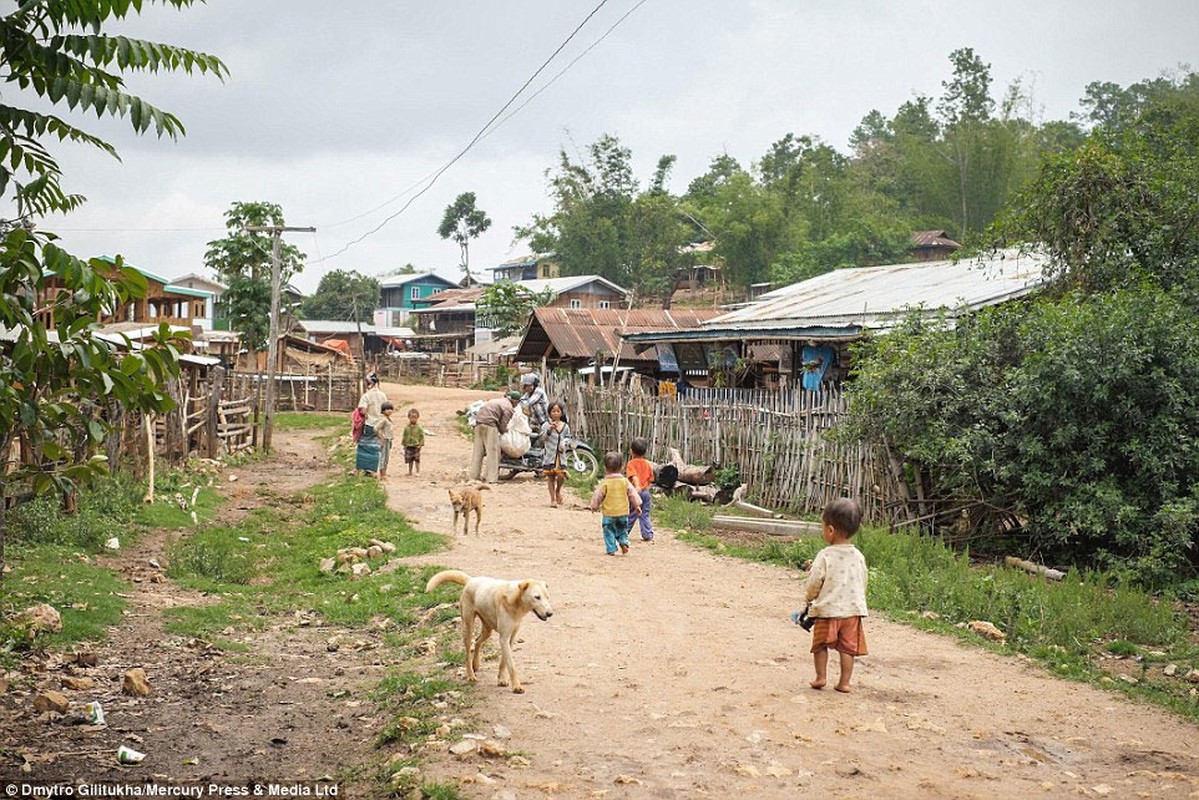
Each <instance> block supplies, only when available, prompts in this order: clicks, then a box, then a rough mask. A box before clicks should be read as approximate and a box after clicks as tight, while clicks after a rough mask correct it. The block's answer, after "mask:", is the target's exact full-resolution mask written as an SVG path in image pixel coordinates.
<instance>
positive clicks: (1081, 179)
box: [990, 75, 1199, 293]
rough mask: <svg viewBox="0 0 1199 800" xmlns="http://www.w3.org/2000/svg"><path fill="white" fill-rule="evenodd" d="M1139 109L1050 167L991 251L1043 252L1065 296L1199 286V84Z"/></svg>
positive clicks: (1016, 206)
mask: <svg viewBox="0 0 1199 800" xmlns="http://www.w3.org/2000/svg"><path fill="white" fill-rule="evenodd" d="M1141 108H1142V110H1141V113H1140V116H1139V117H1137V118H1136V120H1135V121H1129V120H1126V119H1125V118H1124V114H1125V113H1126V112H1119V119H1120V120H1121V122H1120V124H1119V125H1118V126H1117V127H1114V128H1099V129H1097V130H1096V131H1095V132H1094V133H1093V134H1092V135H1091V136H1090V137H1089V139H1088V140H1087V142H1086V144H1085V145H1083V146H1082V147H1081V148H1079V149H1078V150H1076V151H1071V152H1066V153H1063V154H1061V155H1059V156H1057V157H1055V158H1052V159H1050V160H1049V161H1048V162H1047V163H1046V164H1045V166H1044V167H1043V168H1042V169H1041V171H1040V172H1039V174H1038V175H1037V177H1036V179H1035V180H1034V181H1033V182H1032V183H1031V184H1030V185H1029V186H1028V188H1027V189H1026V190H1025V191H1023V192H1022V193H1021V194H1020V195H1019V196H1018V197H1017V198H1016V199H1015V202H1014V203H1013V204H1012V207H1011V209H1010V210H1009V211H1008V212H1006V213H1005V214H1004V215H1003V216H1002V217H1001V218H1000V219H999V220H998V221H997V223H996V225H995V226H994V228H993V229H992V230H991V231H990V237H991V240H992V242H993V243H995V244H996V245H999V246H1003V245H1008V244H1022V243H1027V242H1036V243H1039V245H1040V246H1042V247H1044V248H1045V250H1046V251H1047V252H1048V255H1049V256H1050V257H1051V258H1052V259H1053V265H1052V274H1053V275H1054V276H1055V277H1056V278H1058V281H1059V283H1060V284H1061V286H1062V289H1063V290H1069V289H1071V288H1074V287H1078V288H1082V289H1085V290H1086V291H1090V292H1103V291H1111V290H1115V289H1120V288H1123V287H1128V286H1134V285H1136V284H1137V283H1139V282H1141V281H1145V280H1148V281H1152V282H1153V283H1156V284H1157V285H1160V286H1163V287H1173V286H1184V285H1188V284H1193V281H1194V275H1195V274H1196V270H1195V265H1196V263H1199V234H1197V233H1196V231H1195V219H1196V217H1197V216H1199V199H1197V198H1199V148H1196V146H1195V143H1196V142H1197V141H1199V78H1197V77H1196V76H1195V75H1190V76H1189V77H1188V79H1187V80H1186V81H1185V82H1182V83H1181V84H1180V86H1179V88H1178V89H1176V90H1174V91H1171V92H1169V93H1167V94H1165V96H1164V97H1163V98H1162V99H1161V100H1159V101H1157V102H1154V103H1151V104H1148V105H1143V106H1141ZM1113 113H1115V112H1113ZM1105 116H1106V115H1105ZM1190 291H1191V292H1192V293H1194V291H1195V289H1194V288H1193V285H1192V288H1191V289H1190Z"/></svg>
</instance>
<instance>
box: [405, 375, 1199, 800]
mask: <svg viewBox="0 0 1199 800" xmlns="http://www.w3.org/2000/svg"><path fill="white" fill-rule="evenodd" d="M385 389H387V390H388V394H389V396H390V397H392V398H393V399H395V400H396V401H397V408H399V409H400V410H401V411H402V410H404V409H405V408H407V406H408V405H409V404H411V403H415V404H416V405H417V406H418V407H419V408H420V410H421V415H422V422H423V423H424V424H425V426H426V428H427V429H428V430H431V431H432V432H433V433H435V434H436V435H435V436H433V437H431V438H430V439H429V442H428V446H427V447H426V448H425V453H424V458H423V461H424V464H423V473H422V474H421V476H420V477H419V478H408V477H406V476H405V475H403V470H402V469H401V468H400V465H399V464H397V465H396V466H395V467H394V468H393V477H392V479H391V481H390V484H389V496H390V504H391V505H392V507H393V508H395V509H396V510H398V511H401V512H403V513H404V514H406V515H408V516H409V517H410V518H411V519H412V520H413V522H414V524H415V525H416V526H418V527H421V528H424V529H428V530H433V531H438V532H443V533H447V534H448V533H451V531H450V521H451V512H450V508H449V505H448V498H447V495H446V489H447V487H449V486H453V485H455V484H459V483H464V482H466V478H467V475H466V465H467V462H468V460H469V453H470V444H469V442H468V441H467V440H466V439H465V438H463V437H462V436H460V435H459V434H458V432H457V428H456V425H455V423H454V411H455V410H456V409H458V408H463V407H465V405H466V404H467V402H469V401H470V400H472V399H475V398H478V397H485V396H487V395H485V394H482V393H478V392H466V391H455V390H437V389H428V388H418V387H385ZM486 502H487V506H486V512H485V517H484V520H483V530H482V534H481V535H480V536H477V537H476V536H474V535H471V536H469V537H463V536H462V535H461V534H459V535H457V536H456V537H455V538H454V546H453V548H452V549H451V550H449V551H447V552H444V553H440V554H437V555H435V556H431V557H427V558H422V559H420V561H419V563H437V564H444V565H446V566H448V567H453V568H458V569H463V570H465V571H467V572H468V573H471V574H486V575H492V576H496V577H503V578H522V577H535V578H541V579H544V580H547V581H548V582H549V585H550V589H551V593H552V595H553V601H554V608H555V614H554V617H553V618H552V619H551V620H550V621H549V622H544V623H543V622H539V621H537V620H536V619H535V618H533V617H529V618H528V622H526V623H525V625H524V627H523V629H522V639H523V644H521V645H520V646H519V647H518V649H517V651H516V660H517V665H518V667H519V669H520V672H521V677H522V680H523V681H524V684H525V689H526V691H525V694H523V695H514V694H512V693H510V692H509V691H507V690H506V689H502V688H499V687H496V686H495V685H493V683H494V680H493V679H494V672H495V667H494V663H495V662H494V661H488V662H487V663H486V664H485V668H484V670H483V674H484V680H485V681H486V682H484V683H480V692H479V695H480V697H481V698H482V702H481V705H480V706H479V707H478V709H477V710H478V712H479V714H480V715H481V717H482V719H484V720H486V724H485V725H483V726H482V729H481V730H479V731H478V733H481V734H486V735H492V734H493V732H494V731H493V728H492V727H491V726H494V725H498V726H502V728H505V729H507V730H508V731H511V738H509V739H506V740H505V741H504V746H505V747H506V748H507V750H508V751H509V752H516V753H520V754H522V756H523V759H516V760H509V761H504V760H495V759H484V758H481V757H478V756H474V755H472V756H468V757H466V758H464V759H458V758H455V757H453V756H450V755H448V754H446V755H445V756H444V757H441V758H438V759H437V760H436V761H435V762H434V763H433V764H432V765H431V766H430V767H429V770H430V771H431V772H433V773H434V774H436V775H438V776H441V777H445V778H449V777H454V778H457V779H460V780H466V781H468V782H467V783H466V784H465V785H464V789H465V792H466V794H467V795H468V796H470V797H476V798H512V797H515V798H521V799H522V800H523V798H536V797H561V798H580V797H605V798H696V797H713V798H731V797H746V798H748V797H755V798H758V797H760V798H774V797H778V798H792V797H797V796H800V795H804V796H807V795H808V794H809V793H811V794H812V796H816V792H819V793H820V796H831V797H836V798H854V797H859V798H865V797H872V798H907V797H920V798H1005V799H1006V798H1022V797H1033V796H1050V797H1056V796H1064V795H1070V796H1076V795H1078V796H1083V797H1090V796H1095V797H1102V796H1107V797H1112V798H1134V797H1135V798H1142V797H1143V798H1162V800H1166V799H1167V798H1170V799H1171V800H1172V799H1173V798H1183V797H1199V728H1196V727H1195V726H1193V725H1190V724H1187V723H1185V722H1183V721H1180V720H1179V719H1178V718H1176V717H1173V716H1171V715H1170V714H1168V713H1167V712H1165V711H1162V710H1159V709H1156V708H1151V707H1148V706H1143V705H1137V704H1134V703H1132V702H1129V701H1127V700H1125V699H1123V698H1122V697H1120V696H1118V695H1116V694H1111V693H1105V692H1102V691H1099V690H1096V689H1093V688H1090V687H1088V686H1083V685H1080V684H1076V683H1070V682H1065V681H1060V680H1057V679H1054V678H1052V677H1051V676H1050V675H1049V674H1048V673H1047V672H1046V671H1045V670H1044V669H1043V668H1040V667H1038V666H1035V665H1032V664H1029V663H1027V662H1024V661H1022V660H1019V659H1016V658H1006V657H1000V656H997V655H994V654H991V653H989V652H987V651H984V650H981V649H973V648H968V647H964V646H962V645H959V644H957V643H956V642H955V641H951V640H948V639H946V638H943V637H938V636H936V635H932V634H927V633H923V632H920V631H916V630H912V629H910V628H906V627H904V626H901V625H897V624H892V623H890V622H888V621H887V620H885V619H883V618H881V617H879V616H873V617H871V618H870V620H869V623H868V630H869V637H870V649H871V655H870V656H869V657H868V658H864V659H862V660H861V661H860V663H859V665H858V668H857V671H856V672H855V675H854V685H855V691H854V693H853V694H850V695H842V694H839V693H836V692H833V691H829V690H825V691H814V690H812V689H810V688H808V685H807V683H808V681H809V680H810V679H811V671H812V665H811V656H810V655H809V654H808V652H807V648H808V645H809V639H808V636H807V635H806V634H805V633H804V632H803V631H802V630H801V629H799V628H797V627H796V626H795V625H793V624H792V623H791V622H790V621H789V619H788V615H789V613H790V612H791V611H792V610H793V609H794V608H795V607H796V605H797V592H798V589H799V583H798V577H799V576H798V575H797V574H796V573H794V572H791V571H789V570H785V569H780V568H777V567H771V566H763V565H758V564H751V563H746V562H743V561H738V560H733V559H727V558H722V557H719V556H715V555H711V554H709V553H706V552H701V551H699V550H697V549H695V548H693V547H691V546H688V545H686V544H684V543H682V542H679V541H676V539H675V537H674V535H673V532H671V531H666V530H659V531H658V535H657V541H656V543H655V544H653V545H646V544H641V543H640V542H638V541H637V537H636V536H634V537H633V538H634V541H633V548H632V550H631V551H630V553H629V554H628V556H625V557H615V558H609V557H606V556H605V555H604V551H603V545H602V543H601V539H600V530H599V518H598V517H597V516H594V515H592V514H591V513H589V512H588V511H587V510H586V509H585V502H584V501H583V500H582V499H580V498H572V499H571V501H570V502H568V504H567V507H566V508H558V509H555V508H550V507H549V503H548V497H547V494H546V490H545V487H544V485H543V484H541V483H540V482H539V481H534V480H533V479H531V478H530V477H528V476H521V477H518V478H517V479H515V480H514V481H510V482H503V481H502V482H501V483H500V485H498V486H496V487H495V489H494V491H492V492H490V493H489V494H487V495H486ZM488 652H489V653H494V640H493V644H492V647H491V649H489V651H488ZM447 669H454V668H453V667H447ZM833 669H834V671H835V667H834V668H833ZM459 672H460V669H459ZM526 760H527V762H528V764H527V765H526V764H525V761H526Z"/></svg>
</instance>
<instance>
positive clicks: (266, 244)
mask: <svg viewBox="0 0 1199 800" xmlns="http://www.w3.org/2000/svg"><path fill="white" fill-rule="evenodd" d="M284 224H285V223H284V221H283V209H282V208H280V207H279V206H278V205H276V204H275V203H265V202H256V203H234V204H233V205H232V206H230V208H229V210H228V211H226V212H225V227H226V228H228V229H229V233H228V234H226V235H225V238H223V239H214V240H213V241H211V242H209V243H208V250H207V251H205V253H204V265H205V266H207V267H208V268H209V269H211V270H212V271H213V272H215V273H216V274H217V277H218V278H219V279H220V280H221V281H223V282H224V283H225V284H226V285H227V286H228V288H227V289H226V290H225V293H224V294H223V295H222V296H221V302H223V303H225V304H226V307H227V310H228V312H229V321H230V327H232V328H233V330H235V331H237V332H238V333H240V334H241V336H242V344H244V345H245V346H246V347H247V348H248V349H250V350H251V351H253V352H258V351H259V350H262V349H263V348H264V347H266V339H267V334H268V331H269V329H270V319H271V246H272V242H271V235H270V234H269V233H267V232H265V231H247V230H246V228H247V227H262V226H282V225H284ZM305 258H306V256H305V255H304V254H303V253H301V252H300V251H299V250H298V249H297V248H296V247H295V245H291V244H287V243H284V244H283V245H282V247H281V248H280V256H279V264H280V272H279V280H280V283H281V285H283V286H286V285H287V282H288V281H290V280H291V279H292V278H293V277H294V276H295V275H296V274H297V273H299V272H300V271H301V270H302V269H303V268H304V259H305Z"/></svg>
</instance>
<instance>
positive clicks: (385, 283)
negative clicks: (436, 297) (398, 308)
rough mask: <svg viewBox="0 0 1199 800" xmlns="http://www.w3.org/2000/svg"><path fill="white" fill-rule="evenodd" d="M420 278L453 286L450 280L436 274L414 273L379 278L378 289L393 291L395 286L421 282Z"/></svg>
mask: <svg viewBox="0 0 1199 800" xmlns="http://www.w3.org/2000/svg"><path fill="white" fill-rule="evenodd" d="M422 278H431V279H433V280H436V281H441V282H442V283H443V284H445V285H446V286H453V285H454V282H453V281H452V280H450V279H449V278H443V277H441V276H440V275H438V274H437V273H436V272H415V273H412V274H410V275H392V276H390V277H387V278H380V279H379V288H380V289H393V288H395V287H397V286H403V285H404V284H406V283H412V282H413V281H416V280H421V279H422Z"/></svg>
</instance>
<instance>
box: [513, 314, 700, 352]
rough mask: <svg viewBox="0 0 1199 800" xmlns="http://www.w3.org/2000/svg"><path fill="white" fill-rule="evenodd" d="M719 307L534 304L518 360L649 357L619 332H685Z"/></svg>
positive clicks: (697, 325) (695, 326) (696, 325)
mask: <svg viewBox="0 0 1199 800" xmlns="http://www.w3.org/2000/svg"><path fill="white" fill-rule="evenodd" d="M720 313H721V312H720V310H719V309H693V308H685V309H671V310H669V311H667V310H664V309H660V308H634V309H616V308H611V309H594V308H549V307H543V308H538V309H536V310H535V311H534V312H533V317H532V319H530V320H529V326H528V327H527V328H526V329H525V335H524V338H523V339H522V340H521V344H520V350H519V351H517V354H516V358H517V360H518V361H540V360H541V359H542V358H543V357H545V358H550V359H555V358H559V359H591V358H594V356H595V354H596V353H597V352H598V353H603V354H604V355H606V356H608V357H611V356H612V355H613V354H614V353H616V352H617V351H618V350H619V352H620V359H621V361H647V360H648V361H654V360H656V359H657V356H655V355H654V354H653V352H652V351H651V352H650V353H649V356H650V357H649V358H646V357H645V356H644V355H638V354H637V352H636V351H635V350H634V349H633V346H632V345H631V344H629V343H628V342H624V341H622V340H621V338H620V334H621V333H627V332H632V331H638V330H685V329H691V328H699V327H700V325H702V324H703V323H704V322H705V321H707V320H709V319H712V318H714V317H716V316H717V315H718V314H720Z"/></svg>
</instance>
